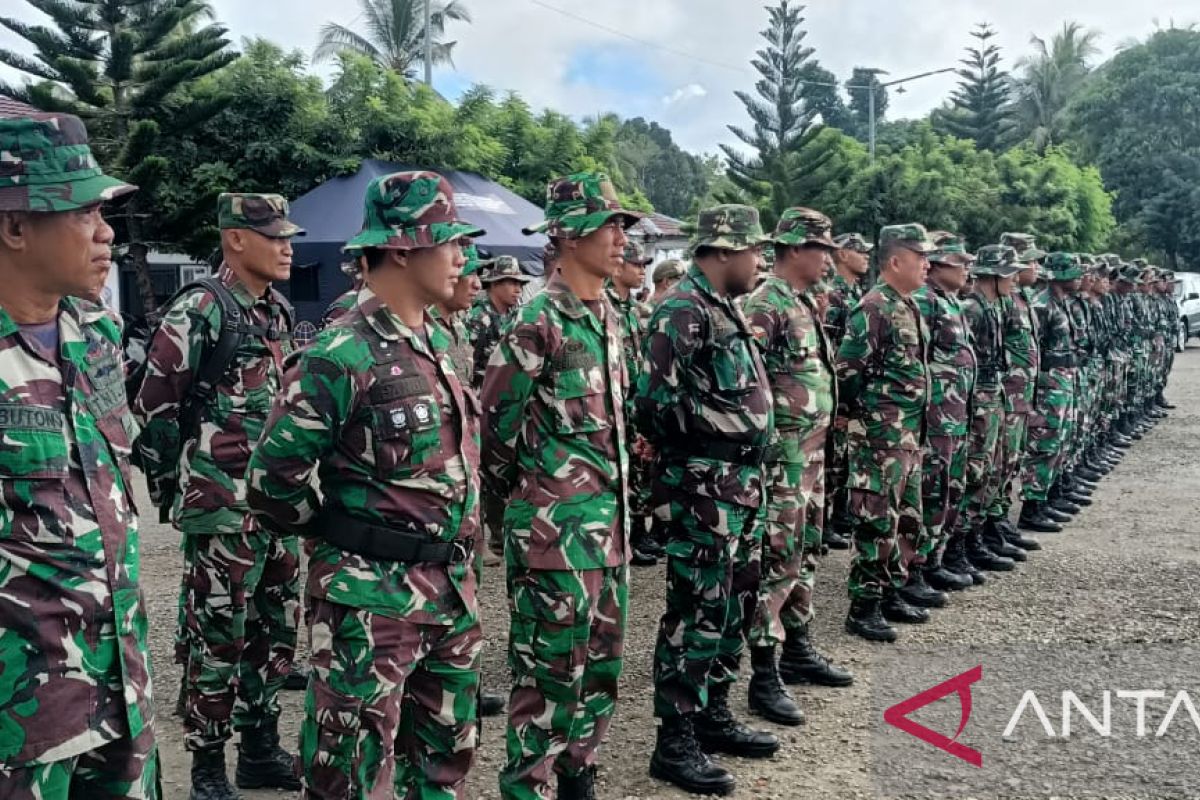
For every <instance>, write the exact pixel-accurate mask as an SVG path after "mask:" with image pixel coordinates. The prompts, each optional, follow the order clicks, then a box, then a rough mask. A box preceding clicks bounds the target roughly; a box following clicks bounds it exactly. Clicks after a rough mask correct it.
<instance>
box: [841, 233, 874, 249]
mask: <svg viewBox="0 0 1200 800" xmlns="http://www.w3.org/2000/svg"><path fill="white" fill-rule="evenodd" d="M833 243H834V245H835V246H836V247H838V248H839V249H842V250H854V251H855V252H858V253H870V252H871V251H872V250H874V249H875V245H873V244H871V243H870V242H868V241H867V239H866V237H865V236H863V235H862V234H861V233H843V234H842V235H841V236H835V237H834V239H833Z"/></svg>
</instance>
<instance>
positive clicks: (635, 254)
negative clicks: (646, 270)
mask: <svg viewBox="0 0 1200 800" xmlns="http://www.w3.org/2000/svg"><path fill="white" fill-rule="evenodd" d="M621 257H622V258H623V259H625V263H626V264H637V265H638V266H641V267H644V266H646V265H647V264H649V263H650V262H651V261H653V260H654V259H653V258H651V257H650V256H648V255H646V248H644V247H642V245H641V244H639V243H638V242H629V243H628V244H626V245H625V252H624V254H623V255H622V256H621Z"/></svg>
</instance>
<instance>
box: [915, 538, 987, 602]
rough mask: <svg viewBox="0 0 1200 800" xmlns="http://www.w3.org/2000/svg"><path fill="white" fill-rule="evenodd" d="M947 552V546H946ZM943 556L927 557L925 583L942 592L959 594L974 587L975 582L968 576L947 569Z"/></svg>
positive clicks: (940, 554)
mask: <svg viewBox="0 0 1200 800" xmlns="http://www.w3.org/2000/svg"><path fill="white" fill-rule="evenodd" d="M946 549H947V551H949V546H947V548H946ZM944 558H945V555H944V554H942V553H936V552H935V553H933V554H932V555H930V557H929V561H928V563H926V564H925V566H924V568H923V569H924V570H925V582H926V583H928V584H929V585H930V586H932V587H933V588H934V589H938V590H940V591H943V592H961V591H962V590H963V589H969V588H971V587H972V586H974V585H975V581H974V580H972V579H971V576H970V575H965V574H962V573H960V572H959V571H958V570H951V569H947V568H946V565H945V562H944Z"/></svg>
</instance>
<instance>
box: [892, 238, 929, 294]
mask: <svg viewBox="0 0 1200 800" xmlns="http://www.w3.org/2000/svg"><path fill="white" fill-rule="evenodd" d="M891 262H892V269H893V270H894V272H893V274H894V275H895V281H894V283H893V284H892V285H893V286H894V287H895V288H896V290H897V291H899V292H904V293H911V292H915V291H916V290H917V289H919V288H921V285H922V284H923V283H925V276H926V275H927V274H928V273H929V259H928V258H927V257H926V256H925V254H924V253H918V252H917V251H916V250H909V249H908V248H907V247H899V248H897V249H896V250H894V251H893V254H892V258H891Z"/></svg>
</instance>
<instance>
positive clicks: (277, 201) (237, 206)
mask: <svg viewBox="0 0 1200 800" xmlns="http://www.w3.org/2000/svg"><path fill="white" fill-rule="evenodd" d="M217 226H218V227H219V228H220V229H221V230H223V231H227V230H239V229H240V230H251V231H255V232H256V233H261V234H262V235H263V236H269V237H270V238H272V239H290V238H291V237H293V236H303V235H304V229H303V228H301V227H300V226H299V225H297V224H295V223H294V222H292V221H291V220H289V219H288V201H287V200H286V199H284V197H283V196H282V195H278V194H251V193H233V192H224V193H222V194H221V195H219V196H218V197H217Z"/></svg>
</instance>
